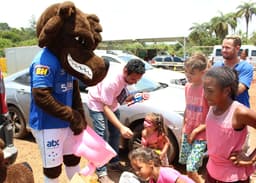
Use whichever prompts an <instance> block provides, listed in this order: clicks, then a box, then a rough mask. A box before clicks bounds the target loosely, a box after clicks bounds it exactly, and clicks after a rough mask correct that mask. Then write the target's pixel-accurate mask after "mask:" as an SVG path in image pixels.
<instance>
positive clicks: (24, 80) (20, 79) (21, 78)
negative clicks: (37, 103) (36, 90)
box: [15, 73, 30, 86]
mask: <svg viewBox="0 0 256 183" xmlns="http://www.w3.org/2000/svg"><path fill="white" fill-rule="evenodd" d="M15 82H17V83H20V84H23V85H27V86H29V85H30V75H29V73H25V74H23V75H21V76H19V77H17V78H16V79H15Z"/></svg>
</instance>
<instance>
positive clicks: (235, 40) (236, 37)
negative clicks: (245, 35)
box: [225, 35, 242, 46]
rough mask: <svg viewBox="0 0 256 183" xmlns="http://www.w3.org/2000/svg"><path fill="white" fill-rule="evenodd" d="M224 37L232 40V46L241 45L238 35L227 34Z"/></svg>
mask: <svg viewBox="0 0 256 183" xmlns="http://www.w3.org/2000/svg"><path fill="white" fill-rule="evenodd" d="M225 39H232V40H233V41H234V46H241V45H242V41H241V38H240V36H238V35H228V36H226V37H225Z"/></svg>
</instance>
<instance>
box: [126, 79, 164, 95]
mask: <svg viewBox="0 0 256 183" xmlns="http://www.w3.org/2000/svg"><path fill="white" fill-rule="evenodd" d="M159 88H161V85H160V84H159V83H157V82H154V81H151V80H149V79H147V78H145V77H142V78H141V80H139V81H138V82H137V83H136V84H135V85H130V86H128V90H129V91H130V93H135V92H151V91H155V90H157V89H159Z"/></svg>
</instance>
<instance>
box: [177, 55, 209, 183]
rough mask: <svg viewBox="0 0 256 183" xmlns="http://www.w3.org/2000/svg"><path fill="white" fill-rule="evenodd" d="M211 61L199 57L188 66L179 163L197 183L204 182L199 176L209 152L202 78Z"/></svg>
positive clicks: (206, 106)
mask: <svg viewBox="0 0 256 183" xmlns="http://www.w3.org/2000/svg"><path fill="white" fill-rule="evenodd" d="M207 65H208V60H207V58H206V57H204V55H202V54H195V55H193V56H192V57H190V58H189V59H188V60H186V62H185V75H186V77H187V80H188V83H187V84H186V85H185V99H186V109H185V115H184V126H183V132H182V133H183V134H182V143H181V151H180V156H179V163H181V164H185V165H186V171H187V175H188V176H189V177H190V178H192V179H193V180H194V181H195V182H197V183H200V182H203V181H202V179H201V177H200V176H199V175H198V169H199V168H200V167H201V166H202V162H203V156H204V152H205V149H206V137H205V118H206V115H207V112H208V109H209V107H208V104H207V101H206V99H205V98H204V91H203V80H202V77H203V75H204V73H205V70H206V69H207Z"/></svg>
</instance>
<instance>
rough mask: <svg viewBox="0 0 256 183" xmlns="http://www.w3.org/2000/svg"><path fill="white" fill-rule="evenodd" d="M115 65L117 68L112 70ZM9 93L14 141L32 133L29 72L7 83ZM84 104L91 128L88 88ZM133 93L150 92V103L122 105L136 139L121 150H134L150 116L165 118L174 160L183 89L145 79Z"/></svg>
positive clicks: (123, 118) (123, 144)
mask: <svg viewBox="0 0 256 183" xmlns="http://www.w3.org/2000/svg"><path fill="white" fill-rule="evenodd" d="M113 65H115V66H113ZM120 67H123V66H122V65H120V64H111V65H110V72H109V74H111V73H114V72H115V71H116V70H115V69H117V68H118V69H120ZM5 83H6V91H7V104H8V107H9V111H10V113H11V114H12V120H13V122H14V123H15V128H16V129H15V137H17V138H22V137H24V136H25V135H26V134H27V132H28V131H29V130H30V128H29V125H28V120H29V106H30V92H31V91H30V75H29V72H28V69H26V70H23V71H20V72H18V73H15V74H13V75H11V76H9V77H7V78H6V79H5ZM80 90H81V97H82V102H83V105H84V109H85V113H86V117H87V121H88V122H89V124H91V119H90V117H89V112H88V108H87V101H88V98H87V97H88V96H87V88H86V86H85V85H80ZM129 90H130V92H134V91H140V92H143V91H144V92H149V94H150V99H149V100H147V101H144V102H141V103H136V104H134V105H131V106H127V105H125V104H124V105H121V106H120V113H121V121H122V122H123V123H124V124H125V125H127V126H128V127H129V128H131V129H132V131H133V132H134V134H135V135H134V137H133V139H131V140H124V139H122V140H121V143H120V147H121V148H132V147H133V146H134V144H136V142H138V141H139V140H140V133H141V129H142V127H143V121H144V117H145V115H146V114H147V113H149V112H158V113H161V114H163V116H164V118H165V124H166V125H167V127H168V136H169V138H170V141H171V148H170V153H169V159H170V160H171V161H172V160H174V159H175V158H176V157H177V155H178V153H179V144H180V140H181V130H182V123H183V112H184V108H185V97H184V87H182V86H179V85H172V86H169V87H167V86H166V85H161V84H159V83H156V82H154V81H152V80H150V79H149V78H148V77H146V76H143V77H142V79H141V80H140V81H139V82H138V83H137V84H136V85H133V86H131V87H130V88H129Z"/></svg>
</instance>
